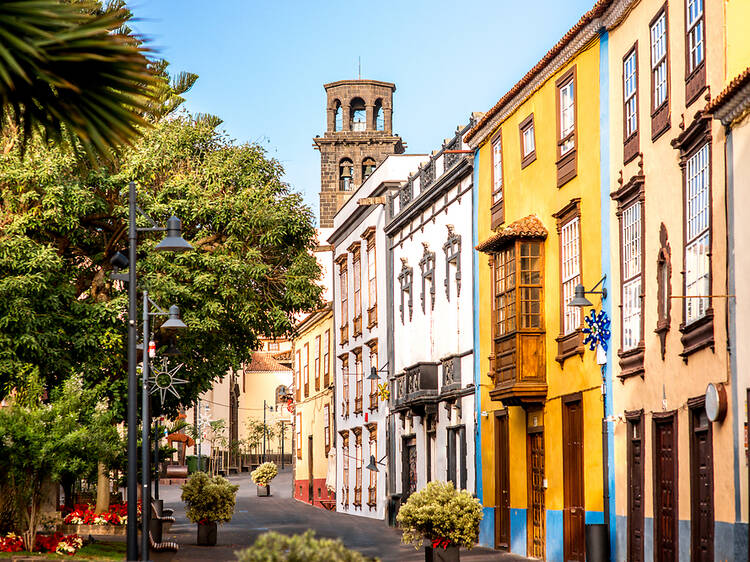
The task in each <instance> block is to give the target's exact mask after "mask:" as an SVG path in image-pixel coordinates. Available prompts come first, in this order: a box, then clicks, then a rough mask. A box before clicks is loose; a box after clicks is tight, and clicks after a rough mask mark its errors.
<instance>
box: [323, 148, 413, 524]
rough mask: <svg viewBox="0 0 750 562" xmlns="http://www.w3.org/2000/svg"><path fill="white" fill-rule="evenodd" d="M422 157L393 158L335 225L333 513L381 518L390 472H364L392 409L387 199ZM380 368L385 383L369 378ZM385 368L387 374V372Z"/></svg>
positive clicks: (381, 451) (379, 447)
mask: <svg viewBox="0 0 750 562" xmlns="http://www.w3.org/2000/svg"><path fill="white" fill-rule="evenodd" d="M425 158H426V157H425V156H407V155H391V156H389V157H387V158H386V159H385V160H384V161H383V162H382V163H381V164H380V165H379V166H378V167H377V168H376V169H375V170H374V172H373V173H372V174H371V175H370V176H369V177H368V178H367V180H365V182H364V183H363V184H362V185H361V186H360V187H359V188H358V189H357V190H355V191H354V193H353V195H352V197H351V198H350V199H349V200H348V201H347V202H346V203H344V205H343V207H342V208H341V209H340V210H339V212H338V213H337V214H336V216H335V218H334V227H333V232H332V234H331V235H330V237H329V239H328V241H329V243H330V244H331V246H332V247H333V255H334V262H335V266H334V271H333V274H334V283H333V294H334V297H333V303H334V306H333V313H334V315H333V316H334V320H333V321H334V327H335V329H334V333H335V336H334V342H335V352H334V355H335V356H336V360H335V369H334V372H335V394H336V401H335V412H336V418H335V419H336V435H335V440H336V474H337V480H338V482H337V485H336V510H337V511H341V512H345V513H352V514H355V515H362V516H366V517H373V518H377V519H383V517H384V514H385V497H386V472H387V471H386V470H385V466H384V465H380V469H379V470H378V471H373V470H367V469H366V466H367V465H368V463H369V460H370V457H374V459H375V460H376V461H379V460H381V459H382V457H383V456H384V455H385V452H386V450H387V445H386V439H387V430H386V421H387V420H388V403H387V402H385V401H384V400H383V399H382V395H381V393H380V389H379V386H378V383H381V384H382V383H383V382H384V381H385V377H384V376H383V375H382V374H383V373H384V372H387V371H381V369H383V367H384V366H385V364H386V361H387V345H386V342H387V313H388V310H387V306H386V302H387V301H386V294H387V290H388V281H389V280H390V275H389V272H388V271H387V268H386V248H387V246H386V241H385V233H384V230H383V229H384V227H385V220H386V211H385V204H384V203H385V196H386V195H387V194H388V193H389V191H391V190H395V189H397V188H398V186H399V185H400V184H401V182H403V181H404V180H405V179H406V178H407V177H408V175H409V174H411V173H414V172H415V171H416V169H417V166H418V165H419V164H420V163H422V162H423V161H424V160H425ZM372 369H375V372H376V373H380V380H379V381H376V380H368V379H367V378H366V377H367V376H368V375H369V374H370V373H371V371H372ZM386 369H387V367H386Z"/></svg>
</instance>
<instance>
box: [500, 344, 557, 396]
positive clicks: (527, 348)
mask: <svg viewBox="0 0 750 562" xmlns="http://www.w3.org/2000/svg"><path fill="white" fill-rule="evenodd" d="M494 345H495V349H494V351H495V353H494V354H493V355H492V356H491V357H490V376H491V377H492V379H493V381H494V383H495V388H493V389H492V390H490V398H492V399H493V400H499V401H501V402H502V403H503V404H505V405H506V406H523V405H531V404H539V403H542V402H544V400H545V398H546V397H547V376H546V361H545V356H544V332H543V331H538V332H530V331H524V332H514V333H512V334H509V335H506V336H501V337H498V338H495V342H494Z"/></svg>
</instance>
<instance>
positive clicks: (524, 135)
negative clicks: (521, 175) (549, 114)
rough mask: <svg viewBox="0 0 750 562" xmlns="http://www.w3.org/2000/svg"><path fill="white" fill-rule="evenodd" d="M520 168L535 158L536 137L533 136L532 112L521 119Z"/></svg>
mask: <svg viewBox="0 0 750 562" xmlns="http://www.w3.org/2000/svg"><path fill="white" fill-rule="evenodd" d="M518 128H519V130H520V132H521V168H525V167H526V166H528V165H529V164H531V163H532V162H533V161H534V160H536V139H535V138H534V114H533V113H532V114H531V115H529V116H528V117H527V118H526V119H524V120H523V121H521V124H520V125H519V126H518Z"/></svg>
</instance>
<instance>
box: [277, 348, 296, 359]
mask: <svg viewBox="0 0 750 562" xmlns="http://www.w3.org/2000/svg"><path fill="white" fill-rule="evenodd" d="M273 358H274V359H276V361H291V360H292V350H291V349H290V350H287V351H279V352H277V353H274V354H273Z"/></svg>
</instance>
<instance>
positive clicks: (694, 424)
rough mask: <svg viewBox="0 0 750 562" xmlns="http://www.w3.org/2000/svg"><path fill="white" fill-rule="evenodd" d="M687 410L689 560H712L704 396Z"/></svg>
mask: <svg viewBox="0 0 750 562" xmlns="http://www.w3.org/2000/svg"><path fill="white" fill-rule="evenodd" d="M698 402H699V404H697V405H696V407H694V408H691V409H690V522H691V523H690V551H691V560H696V561H699V562H703V561H713V559H714V474H713V472H714V471H713V465H714V459H713V435H712V432H711V422H709V421H708V416H707V415H706V408H705V401H704V398H703V397H701V399H700V400H699V401H698Z"/></svg>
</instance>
